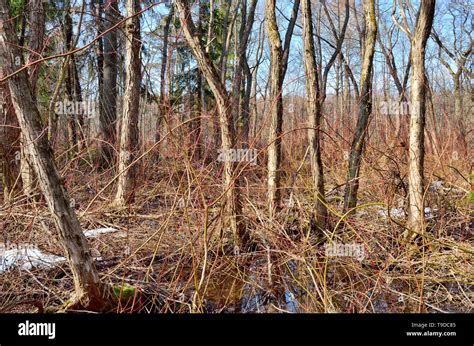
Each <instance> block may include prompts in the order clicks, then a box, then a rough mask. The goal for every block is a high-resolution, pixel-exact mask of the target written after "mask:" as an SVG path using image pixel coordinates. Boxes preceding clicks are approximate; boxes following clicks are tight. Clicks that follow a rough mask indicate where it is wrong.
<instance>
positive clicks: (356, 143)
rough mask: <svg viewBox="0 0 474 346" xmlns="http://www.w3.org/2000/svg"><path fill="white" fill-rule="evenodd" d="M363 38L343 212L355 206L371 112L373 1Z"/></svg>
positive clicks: (366, 12)
mask: <svg viewBox="0 0 474 346" xmlns="http://www.w3.org/2000/svg"><path fill="white" fill-rule="evenodd" d="M364 16H365V26H366V30H365V38H364V55H363V59H362V71H361V76H360V99H359V117H358V119H357V125H356V132H355V135H354V139H353V141H352V146H351V153H350V155H349V168H348V173H347V185H346V189H345V193H344V210H346V211H347V210H350V209H353V208H354V207H355V206H356V205H357V191H358V189H359V173H360V165H361V161H362V151H363V149H364V145H365V136H366V132H367V125H368V122H369V116H370V114H371V112H372V72H373V71H372V70H373V58H374V51H375V39H376V36H377V21H376V19H375V1H374V0H364Z"/></svg>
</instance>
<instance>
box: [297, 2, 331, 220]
mask: <svg viewBox="0 0 474 346" xmlns="http://www.w3.org/2000/svg"><path fill="white" fill-rule="evenodd" d="M301 13H302V22H303V43H304V67H305V74H306V94H307V95H306V105H307V112H308V125H309V129H308V142H309V143H308V145H309V157H310V162H311V174H312V178H313V191H314V218H315V221H316V225H317V226H318V227H320V228H324V226H325V224H326V221H327V215H328V213H327V207H326V199H325V195H324V171H323V163H322V161H321V136H320V133H321V132H320V123H321V107H320V106H319V104H320V103H319V99H320V90H319V83H318V78H319V77H318V70H317V66H316V57H315V55H314V38H313V18H312V10H311V0H303V1H302V5H301Z"/></svg>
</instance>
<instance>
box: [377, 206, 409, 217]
mask: <svg viewBox="0 0 474 346" xmlns="http://www.w3.org/2000/svg"><path fill="white" fill-rule="evenodd" d="M379 215H380V216H383V217H384V218H388V213H387V209H381V210H379ZM390 216H391V217H392V218H394V219H403V218H404V217H405V212H404V211H403V208H391V209H390Z"/></svg>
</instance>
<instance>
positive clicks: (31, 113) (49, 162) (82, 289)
mask: <svg viewBox="0 0 474 346" xmlns="http://www.w3.org/2000/svg"><path fill="white" fill-rule="evenodd" d="M0 22H1V23H2V26H1V27H0V59H1V66H2V67H3V71H2V73H3V74H11V73H12V72H13V71H14V70H15V69H16V68H15V67H14V65H13V61H12V57H14V56H19V54H20V52H19V51H18V48H17V43H15V42H17V40H16V37H15V32H14V29H13V27H12V25H11V22H10V21H9V15H8V8H7V5H6V1H5V0H0ZM8 85H9V88H10V93H11V96H12V103H13V106H14V108H15V112H16V115H17V117H18V122H19V124H20V127H21V130H22V133H23V135H24V137H25V138H26V140H27V141H28V143H30V145H28V146H27V147H26V150H27V151H28V153H29V157H30V158H31V164H32V167H33V169H34V171H35V173H36V175H37V177H38V182H39V185H40V188H41V190H42V192H43V194H44V197H45V199H46V202H47V204H48V207H49V209H50V211H51V213H52V215H53V219H54V223H55V225H56V228H57V229H58V231H59V235H60V238H61V242H62V245H63V246H64V249H65V251H66V256H67V259H68V261H69V264H70V266H71V270H72V273H73V279H74V287H75V295H74V299H73V301H74V303H75V304H77V305H80V306H82V307H86V308H92V309H94V310H100V309H101V308H103V306H104V293H105V289H104V287H105V286H103V285H102V284H101V282H100V279H99V274H98V272H97V270H96V268H95V266H94V262H93V259H92V256H91V253H90V251H89V247H88V244H87V241H86V238H85V237H84V234H83V233H82V231H81V227H80V225H79V222H78V220H77V217H76V215H75V213H74V210H73V209H72V208H71V207H70V202H69V198H68V195H67V193H66V190H65V188H64V186H63V182H62V180H61V178H60V176H59V174H58V171H57V168H56V166H55V164H54V157H53V152H52V150H51V147H50V145H49V142H48V139H47V131H45V130H44V129H43V127H42V125H41V123H40V121H39V119H40V114H39V111H38V108H37V107H36V104H35V101H34V98H33V94H32V92H31V88H30V84H29V82H28V76H27V73H26V72H25V71H21V72H19V73H18V74H16V75H15V76H13V77H12V78H10V79H9V80H8Z"/></svg>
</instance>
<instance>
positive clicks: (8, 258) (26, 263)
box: [0, 227, 118, 273]
mask: <svg viewBox="0 0 474 346" xmlns="http://www.w3.org/2000/svg"><path fill="white" fill-rule="evenodd" d="M115 232H118V229H116V228H112V227H106V228H96V229H91V230H88V231H85V232H84V236H85V237H87V238H95V237H98V236H99V235H101V234H105V233H115ZM91 250H92V256H93V257H94V259H95V260H101V259H102V257H100V253H99V252H98V251H97V250H95V249H91ZM65 261H66V258H65V257H61V256H56V255H51V254H48V253H45V252H43V251H41V250H40V249H38V248H37V247H35V246H33V245H28V244H22V245H19V246H18V247H16V248H11V249H8V250H6V247H5V244H3V243H0V273H3V272H5V271H7V270H10V269H12V268H15V267H20V268H21V269H27V270H30V269H32V268H52V267H54V266H56V265H57V264H58V263H62V262H65Z"/></svg>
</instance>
